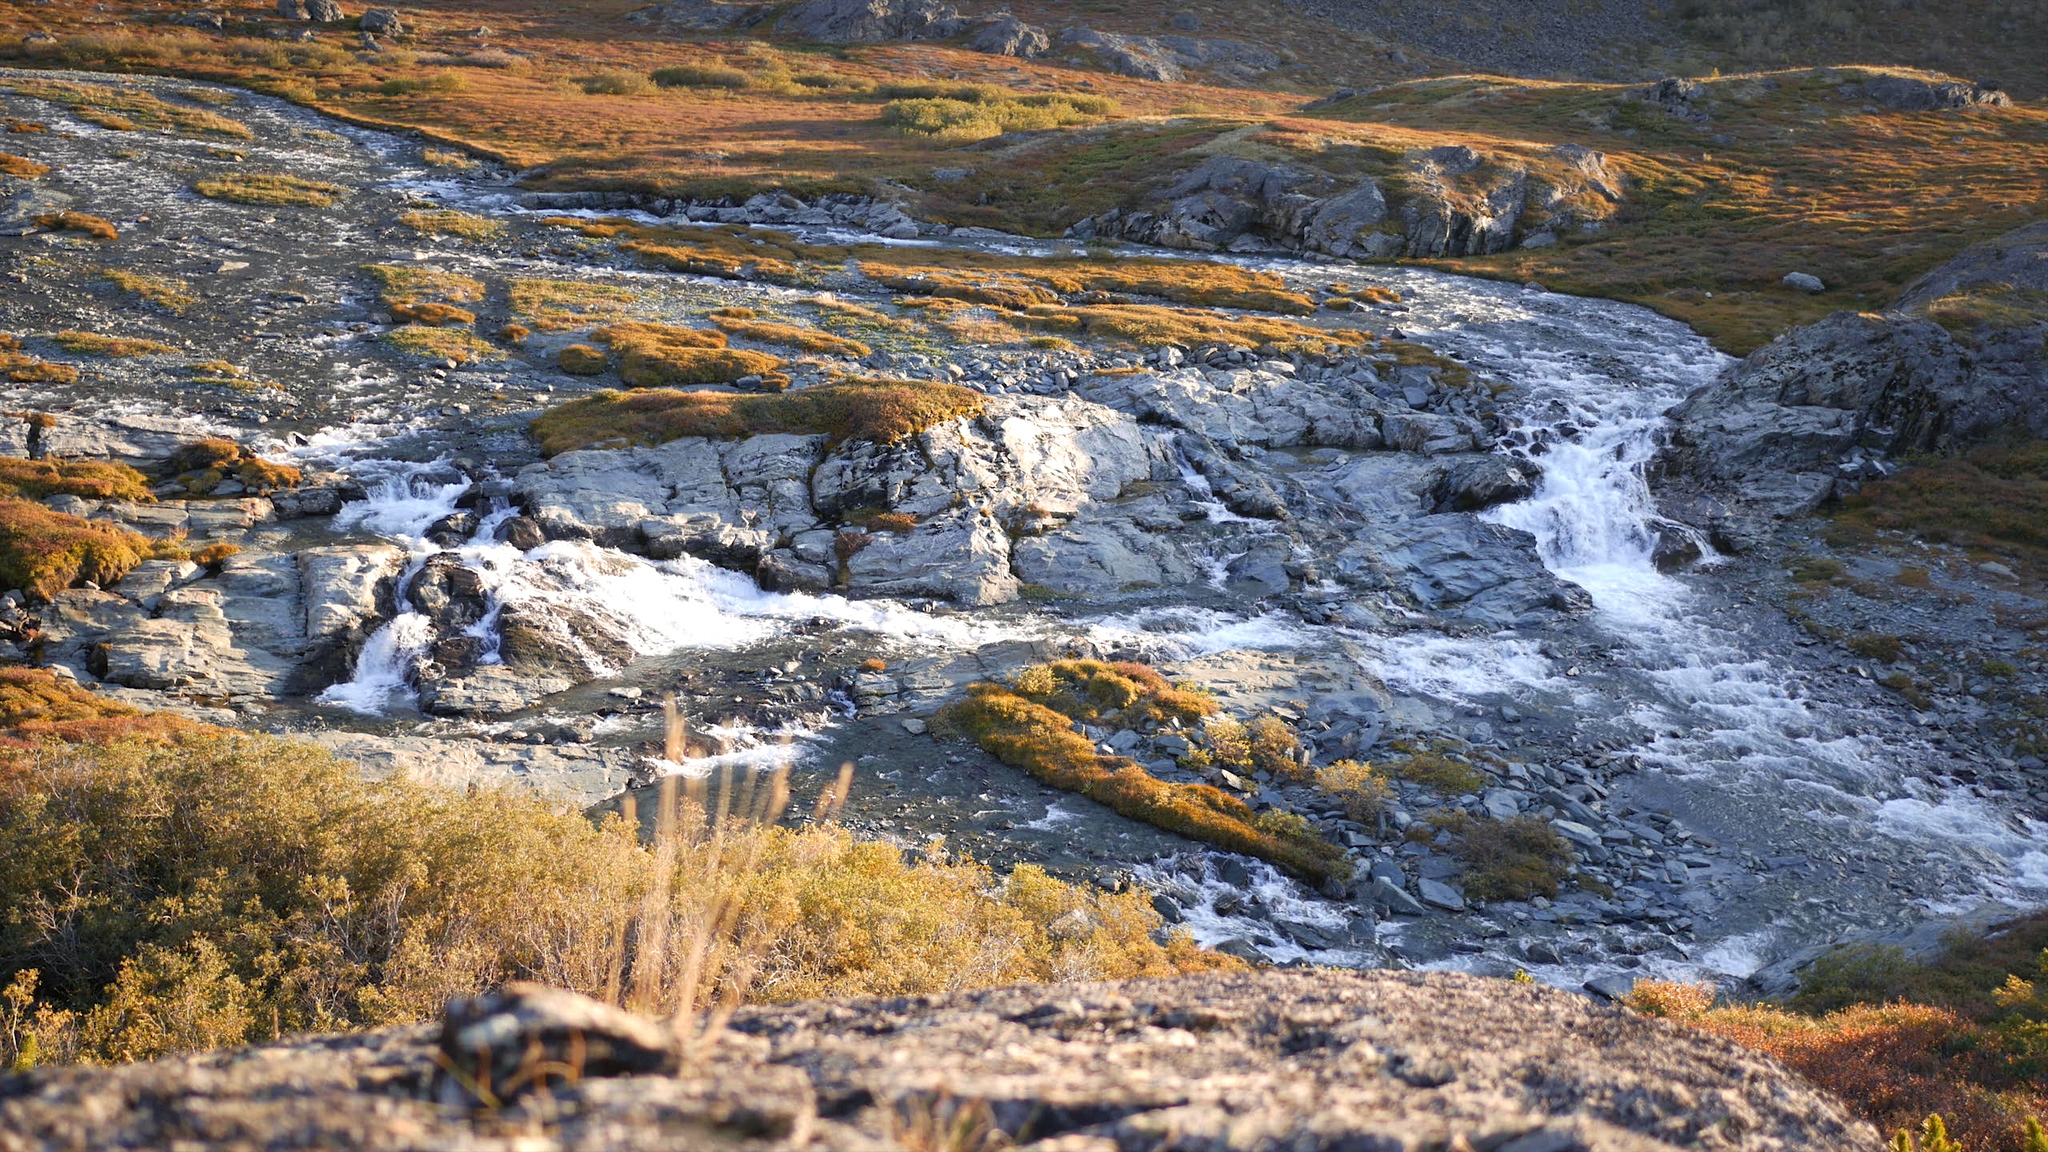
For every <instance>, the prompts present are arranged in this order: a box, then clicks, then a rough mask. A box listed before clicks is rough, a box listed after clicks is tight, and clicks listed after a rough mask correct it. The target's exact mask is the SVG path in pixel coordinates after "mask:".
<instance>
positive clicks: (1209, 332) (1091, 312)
mask: <svg viewBox="0 0 2048 1152" xmlns="http://www.w3.org/2000/svg"><path fill="white" fill-rule="evenodd" d="M1005 318H1006V319H1008V320H1010V321H1011V322H1012V323H1014V324H1016V325H1018V326H1019V327H1022V328H1026V329H1035V330H1039V331H1045V332H1054V333H1062V334H1070V335H1085V336H1090V337H1094V338H1095V339H1098V340H1110V341H1116V342H1119V343H1125V344H1135V345H1137V346H1139V347H1143V348H1154V347H1160V346H1163V345H1167V344H1173V345H1178V346H1182V347H1194V346H1198V345H1203V344H1215V345H1220V346H1224V347H1231V348H1272V349H1274V350H1275V351H1278V352H1283V353H1285V352H1295V351H1301V352H1323V351H1326V350H1328V349H1330V348H1333V347H1336V348H1361V347H1365V346H1367V345H1368V344H1370V343H1371V342H1372V337H1371V336H1370V335H1369V334H1367V333H1364V332H1361V331H1359V330H1357V329H1355V328H1329V329H1325V328H1317V327H1315V326H1313V325H1309V324H1302V323H1300V322H1298V321H1294V320H1282V319H1279V318H1277V317H1271V316H1240V315H1232V314H1227V313H1219V312H1198V311H1194V310H1192V309H1187V308H1165V307H1160V306H1158V305H1151V304H1095V305H1076V306H1072V307H1068V306H1064V305H1059V304H1034V305H1032V306H1031V307H1030V308H1028V309H1026V310H1025V311H1024V312H1022V313H1021V314H1011V315H1009V316H1007V317H1005Z"/></svg>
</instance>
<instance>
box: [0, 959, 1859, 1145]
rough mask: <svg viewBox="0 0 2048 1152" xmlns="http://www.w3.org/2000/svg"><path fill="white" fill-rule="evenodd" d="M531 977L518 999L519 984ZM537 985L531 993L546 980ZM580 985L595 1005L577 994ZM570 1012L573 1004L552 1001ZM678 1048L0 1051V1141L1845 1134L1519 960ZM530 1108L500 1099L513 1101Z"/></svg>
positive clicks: (1109, 1140)
mask: <svg viewBox="0 0 2048 1152" xmlns="http://www.w3.org/2000/svg"><path fill="white" fill-rule="evenodd" d="M542 1007H545V1005H538V1004H536V1005H534V1006H533V1010H535V1011H538V1010H540V1008H542ZM558 1007H559V1006H558ZM592 1011H594V1012H598V1013H600V1014H601V1013H602V1010H601V1009H597V1008H596V1007H595V1006H594V1005H593V1006H592ZM574 1015H575V1016H576V1018H577V1019H583V1018H584V1017H585V1016H588V1015H589V1013H581V1014H574ZM733 1026H734V1031H735V1033H736V1034H734V1035H729V1036H727V1037H726V1038H725V1039H724V1040H723V1041H722V1042H721V1043H719V1044H718V1045H717V1047H716V1048H715V1049H713V1050H712V1051H711V1053H710V1054H709V1055H708V1057H707V1058H706V1059H704V1060H702V1061H701V1062H697V1061H691V1060H687V1059H686V1060H685V1061H683V1063H682V1068H683V1071H682V1072H681V1073H680V1074H665V1073H654V1074H643V1075H618V1076H600V1075H598V1074H597V1073H596V1072H595V1071H593V1072H592V1074H591V1075H589V1076H586V1077H584V1078H582V1079H581V1080H580V1082H579V1083H575V1084H569V1085H563V1086H561V1087H559V1088H558V1089H557V1090H555V1091H553V1092H552V1093H551V1094H550V1096H549V1098H548V1099H546V1100H538V1101H531V1100H529V1099H528V1098H522V1100H521V1101H519V1102H516V1103H514V1104H512V1105H511V1106H510V1107H507V1108H504V1109H502V1110H499V1111H496V1112H491V1111H487V1110H483V1109H476V1110H474V1111H472V1110H471V1109H468V1108H465V1107H462V1106H460V1105H459V1104H451V1103H438V1104H437V1103H434V1102H432V1101H433V1100H435V1099H437V1098H439V1099H444V1100H445V1099H449V1098H450V1097H449V1096H448V1094H447V1093H446V1092H445V1089H447V1087H448V1085H447V1084H446V1083H445V1082H443V1078H440V1077H437V1075H436V1073H435V1063H434V1054H435V1052H436V1049H437V1044H436V1033H435V1031H434V1030H433V1029H431V1028H428V1027H417V1028H410V1029H402V1030H397V1031H389V1032H381V1033H371V1034H367V1035H360V1036H350V1037H335V1038H324V1039H310V1040H301V1041H296V1042H292V1043H286V1044H279V1045H272V1046H269V1047H265V1048H257V1049H249V1050H242V1051H237V1052H226V1053H217V1054H211V1055H205V1056H198V1057H191V1058H185V1059H173V1060H166V1061H161V1062H158V1063H154V1064H140V1065H132V1066H128V1067H120V1068H64V1069H54V1070H47V1071H43V1072H38V1073H34V1074H32V1075H30V1076H28V1077H23V1078H15V1079H12V1080H8V1079H0V1152H28V1150H30V1149H55V1148H106V1147H170V1146H193V1147H209V1148H232V1149H254V1148H259V1147H260V1148H265V1149H299V1148H333V1147H350V1148H358V1149H366V1150H376V1152H382V1150H395V1149H440V1148H465V1149H509V1148H512V1147H515V1146H516V1147H519V1148H550V1149H554V1148H599V1147H602V1148H607V1149H639V1148H648V1149H652V1148H657V1147H662V1148H673V1147H678V1146H681V1145H680V1144H678V1142H677V1141H678V1140H679V1138H682V1136H683V1134H685V1133H687V1141H686V1142H687V1144H688V1146H689V1147H693V1148H697V1147H703V1148H728V1147H737V1146H741V1145H745V1146H746V1147H748V1148H754V1149H779V1148H832V1149H853V1148H902V1147H906V1146H916V1147H927V1146H930V1145H929V1144H927V1143H920V1142H919V1141H918V1140H917V1134H918V1133H919V1132H921V1131H922V1132H925V1133H927V1134H928V1133H929V1132H931V1131H934V1130H952V1129H953V1126H954V1125H955V1124H958V1123H960V1122H961V1118H962V1117H963V1116H964V1117H965V1119H966V1121H967V1122H970V1123H972V1122H980V1123H984V1124H987V1125H990V1126H992V1127H993V1128H995V1129H998V1130H1000V1131H1001V1132H1003V1133H1006V1134H1008V1135H1009V1136H1011V1137H1012V1138H1013V1141H1014V1143H1015V1145H1016V1146H1018V1147H1038V1148H1045V1149H1051V1148H1060V1149H1091V1150H1094V1149H1100V1150H1104V1152H1107V1150H1108V1149H1112V1148H1115V1149H1123V1150H1131V1149H1155V1148H1166V1147H1172V1148H1176V1149H1215V1150H1232V1149H1245V1150H1250V1149H1270V1148H1301V1149H1307V1148H1340V1147H1341V1148H1358V1149H1375V1150H1385V1152H1421V1150H1423V1149H1438V1148H1444V1147H1471V1148H1488V1149H1501V1150H1509V1149H1512V1150H1516V1152H1535V1150H1537V1149H1544V1150H1554V1152H1566V1150H1571V1149H1576V1150H1580V1152H1655V1150H1659V1149H1677V1148H1713V1149H1719V1150H1727V1152H1765V1150H1777V1149H1801V1150H1805V1152H1826V1150H1830V1149H1842V1150H1848V1149H1857V1150H1859V1152H1860V1150H1862V1149H1867V1148H1874V1147H1876V1146H1877V1144H1878V1136H1877V1133H1876V1131H1875V1130H1874V1129H1872V1128H1871V1127H1870V1126H1869V1125H1867V1124H1864V1123H1862V1122H1860V1121H1856V1120H1854V1119H1852V1118H1850V1116H1849V1114H1848V1113H1847V1111H1846V1110H1845V1109H1844V1108H1843V1107H1842V1106H1841V1105H1840V1104H1839V1103H1837V1102H1836V1101H1834V1100H1833V1099H1831V1098H1829V1097H1827V1096H1824V1095H1823V1094H1821V1093H1820V1092H1819V1091H1817V1090H1816V1089H1814V1088H1813V1087H1811V1086H1810V1085H1808V1084H1806V1083H1805V1082H1804V1081H1802V1080H1800V1079H1799V1078H1797V1077H1796V1076H1793V1075H1792V1074H1791V1073H1789V1072H1787V1071H1785V1069H1784V1068H1782V1067H1780V1066H1779V1065H1777V1064H1776V1063H1774V1062H1772V1061H1771V1060H1769V1059H1767V1058H1765V1057H1763V1056H1759V1055H1756V1054H1754V1053H1751V1052H1748V1051H1746V1050H1744V1049H1741V1048H1738V1047H1736V1046H1735V1045H1733V1044H1730V1043H1728V1042H1726V1041H1722V1040H1718V1039H1715V1038H1712V1037H1707V1036H1702V1035H1698V1034H1695V1033H1691V1032H1686V1031H1683V1030H1681V1029H1678V1028H1676V1027H1674V1026H1672V1025H1669V1024H1666V1023H1663V1022H1661V1021H1654V1020H1646V1019H1641V1018H1638V1017H1635V1016H1632V1015H1629V1014H1628V1013H1625V1012H1622V1011H1620V1010H1618V1009H1614V1008H1608V1007H1602V1006H1599V1005H1596V1004H1594V1003H1592V1002H1591V1001H1589V1000H1586V999H1585V998H1583V997H1580V996H1576V995H1573V994H1571V993H1567V992H1561V991H1559V990H1557V989H1553V988H1547V987H1543V986H1540V985H1527V984H1514V983H1509V982H1505V981H1498V980H1481V979H1478V978H1475V977H1469V976H1461V975H1449V974H1420V973H1386V972H1380V973H1358V974H1338V973H1332V972H1265V973H1256V974H1251V973H1247V974H1221V975H1219V974H1211V975H1204V976H1193V977H1183V978H1180V979H1175V980H1161V981H1127V982H1122V983H1108V984H1068V985H1048V986H1041V987H1026V988H1012V989H1001V990H995V991H989V992H975V993H962V994H953V995H948V996H941V997H911V998H903V999H896V1000H883V1001H816V1002H811V1003H806V1004H798V1005H792V1006H788V1007H782V1008H755V1009H748V1010H746V1011H743V1012H741V1013H740V1014H739V1015H738V1016H737V1017H736V1019H735V1020H734V1022H733ZM529 1105H530V1106H531V1107H534V1108H539V1109H544V1110H545V1112H544V1114H543V1113H540V1112H536V1113H534V1114H532V1115H529V1114H527V1108H528V1107H529Z"/></svg>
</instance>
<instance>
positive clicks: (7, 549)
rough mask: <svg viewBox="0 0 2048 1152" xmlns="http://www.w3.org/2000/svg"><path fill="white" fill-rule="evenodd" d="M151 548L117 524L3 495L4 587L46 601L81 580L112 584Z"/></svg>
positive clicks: (0, 548)
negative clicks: (15, 589) (83, 517)
mask: <svg viewBox="0 0 2048 1152" xmlns="http://www.w3.org/2000/svg"><path fill="white" fill-rule="evenodd" d="M149 547H150V545H149V541H148V540H147V539H146V538H144V537H143V536H141V535H138V534H137V533H134V532H130V531H128V530H127V529H125V528H121V527H117V526H115V525H113V524H107V523H104V522H101V521H92V520H83V519H80V518H79V517H77V516H72V515H69V514H67V513H63V512H57V511H54V510H53V509H50V508H48V507H46V506H44V505H43V504H40V503H37V502H35V501H33V500H23V499H19V498H14V497H8V498H0V587H6V588H19V589H21V590H23V591H25V592H27V593H28V594H29V595H31V596H34V597H36V598H38V599H43V600H47V599H49V598H50V597H51V596H54V595H56V594H57V593H58V592H61V591H63V590H64V589H66V588H69V587H71V586H73V585H74V584H77V583H78V582H79V581H81V580H91V581H94V582H96V583H99V584H102V585H105V584H112V583H113V582H115V581H116V580H119V579H120V578H121V577H123V576H126V575H127V574H128V572H129V571H130V570H131V569H133V568H134V567H135V566H136V565H137V564H140V563H142V561H143V560H145V559H147V558H148V555H149Z"/></svg>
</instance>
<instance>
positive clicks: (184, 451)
mask: <svg viewBox="0 0 2048 1152" xmlns="http://www.w3.org/2000/svg"><path fill="white" fill-rule="evenodd" d="M161 467H162V470H163V473H164V475H166V476H170V477H174V478H175V479H177V481H178V482H179V483H181V484H183V485H184V486H185V490H186V491H187V492H190V493H193V494H195V495H206V494H208V493H211V492H212V491H213V490H214V489H215V488H216V487H218V486H219V485H220V483H221V482H222V481H223V480H226V479H228V478H229V477H231V476H232V477H233V478H234V479H236V480H238V481H240V482H241V484H242V486H243V487H245V488H247V489H249V490H251V491H253V492H257V493H270V492H274V491H276V490H277V489H279V488H296V487H298V485H299V482H300V480H301V479H303V477H302V475H301V474H300V472H299V470H298V469H297V468H294V467H292V466H291V465H289V464H279V463H275V462H273V461H269V460H265V459H263V458H262V457H260V456H257V455H256V454H254V453H252V452H250V451H248V450H247V449H245V448H243V447H242V446H241V445H240V444H237V443H236V442H234V441H233V440H229V439H227V438H226V437H222V436H209V437H207V438H206V439H203V440H195V441H193V442H192V443H189V444H185V445H182V446H180V447H179V448H178V450H177V451H175V452H173V453H171V455H170V456H168V457H166V458H165V460H164V462H163V464H162V466H161Z"/></svg>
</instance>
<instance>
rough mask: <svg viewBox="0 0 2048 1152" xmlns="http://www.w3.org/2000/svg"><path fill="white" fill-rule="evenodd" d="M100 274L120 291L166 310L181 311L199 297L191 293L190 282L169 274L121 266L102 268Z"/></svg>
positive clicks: (195, 302)
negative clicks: (126, 268) (163, 274)
mask: <svg viewBox="0 0 2048 1152" xmlns="http://www.w3.org/2000/svg"><path fill="white" fill-rule="evenodd" d="M100 276H101V277H102V278H103V279H105V280H106V282H107V283H109V284H112V285H113V286H114V287H116V288H119V289H120V290H121V291H123V292H132V293H134V294H135V295H137V296H140V297H142V298H143V299H144V300H147V301H149V302H150V303H151V304H154V305H156V306H157V307H159V308H162V309H165V310H167V311H171V312H183V311H184V310H185V309H187V308H190V307H191V306H192V305H194V304H197V303H198V302H199V298H198V297H197V296H194V295H193V294H192V286H191V285H190V284H187V283H186V282H185V281H183V280H176V279H173V278H171V277H169V276H157V275H154V274H152V273H148V272H129V271H126V270H124V269H121V268H103V269H101V270H100Z"/></svg>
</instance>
